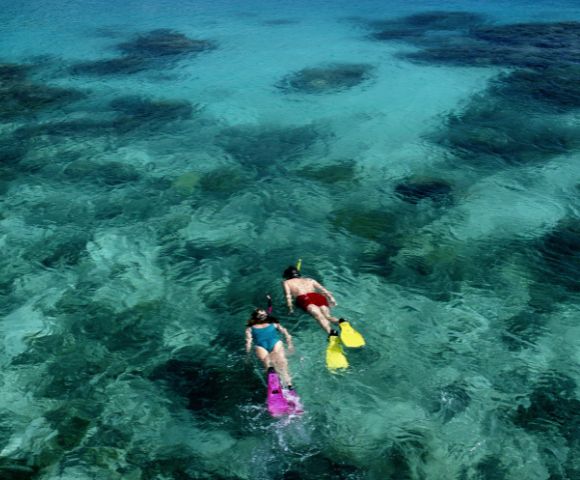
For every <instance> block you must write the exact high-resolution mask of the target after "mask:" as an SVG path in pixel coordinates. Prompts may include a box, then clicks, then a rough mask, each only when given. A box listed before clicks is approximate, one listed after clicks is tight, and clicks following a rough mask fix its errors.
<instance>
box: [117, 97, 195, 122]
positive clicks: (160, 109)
mask: <svg viewBox="0 0 580 480" xmlns="http://www.w3.org/2000/svg"><path fill="white" fill-rule="evenodd" d="M111 107H112V108H113V109H114V110H116V111H117V112H119V113H121V114H123V115H124V116H127V117H130V118H134V119H138V120H142V121H144V122H170V121H173V120H187V119H189V118H191V116H192V114H193V111H194V109H193V106H192V105H191V103H189V102H188V101H186V100H156V99H150V98H145V97H140V96H134V95H129V96H126V97H120V98H117V99H115V100H113V101H112V102H111Z"/></svg>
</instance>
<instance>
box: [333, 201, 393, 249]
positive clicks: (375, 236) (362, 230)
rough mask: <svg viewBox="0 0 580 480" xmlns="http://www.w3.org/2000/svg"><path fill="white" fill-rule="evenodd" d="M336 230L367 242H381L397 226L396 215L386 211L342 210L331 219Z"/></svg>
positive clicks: (337, 211)
mask: <svg viewBox="0 0 580 480" xmlns="http://www.w3.org/2000/svg"><path fill="white" fill-rule="evenodd" d="M331 222H332V224H333V225H334V226H335V227H336V228H340V229H344V230H346V231H348V232H349V233H351V234H353V235H356V236H358V237H362V238H365V239H367V240H374V241H379V240H380V239H381V238H383V237H384V236H385V235H386V234H387V232H389V231H392V230H393V229H394V226H395V225H396V224H397V222H396V218H395V215H394V214H393V213H390V212H388V211H386V210H375V209H364V208H342V209H339V210H336V211H335V212H334V213H333V215H332V218H331Z"/></svg>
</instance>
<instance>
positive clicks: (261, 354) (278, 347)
mask: <svg viewBox="0 0 580 480" xmlns="http://www.w3.org/2000/svg"><path fill="white" fill-rule="evenodd" d="M271 313H272V303H271V298H270V296H269V295H268V308H267V310H265V309H262V308H257V309H256V310H254V311H253V312H252V316H251V317H250V319H249V320H248V323H247V328H246V353H247V354H249V353H250V350H251V348H252V342H253V343H255V344H256V347H255V352H256V356H257V357H258V358H259V359H260V360H261V362H262V363H263V364H264V367H265V368H266V370H269V369H270V368H271V367H274V368H275V369H276V371H277V372H278V373H279V374H280V377H281V379H282V382H283V383H284V384H285V385H286V387H287V388H288V389H289V390H292V377H290V373H289V372H288V361H287V360H286V352H285V349H284V344H283V343H282V340H281V339H280V335H279V334H280V333H282V335H284V337H285V338H286V343H287V344H288V352H289V353H292V352H293V351H294V345H293V343H292V336H291V335H290V333H288V330H286V329H285V328H284V327H283V326H282V325H280V323H279V322H278V319H277V318H276V317H273V316H272V315H270V314H271Z"/></svg>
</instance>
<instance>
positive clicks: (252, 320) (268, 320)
mask: <svg viewBox="0 0 580 480" xmlns="http://www.w3.org/2000/svg"><path fill="white" fill-rule="evenodd" d="M260 310H264V309H263V308H256V310H254V311H253V312H252V315H251V316H250V319H249V320H248V322H247V326H248V327H251V326H252V325H258V324H260V323H280V322H279V321H278V319H277V318H276V317H273V316H271V315H268V313H266V318H259V317H258V312H259V311H260ZM264 311H265V310H264Z"/></svg>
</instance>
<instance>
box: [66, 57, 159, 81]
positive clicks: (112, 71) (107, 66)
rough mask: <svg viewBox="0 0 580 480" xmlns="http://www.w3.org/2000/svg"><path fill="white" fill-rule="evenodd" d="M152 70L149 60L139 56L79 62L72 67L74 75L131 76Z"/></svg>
mask: <svg viewBox="0 0 580 480" xmlns="http://www.w3.org/2000/svg"><path fill="white" fill-rule="evenodd" d="M149 68H151V64H150V62H149V61H148V60H147V59H143V58H142V57H137V56H129V55H127V56H124V57H116V58H108V59H103V60H93V61H87V62H79V63H77V64H75V65H73V66H72V67H71V73H72V74H73V75H95V76H108V75H131V74H134V73H139V72H143V71H145V70H148V69H149Z"/></svg>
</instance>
